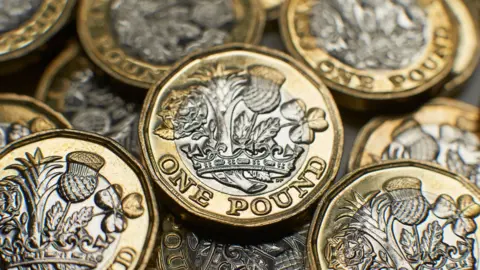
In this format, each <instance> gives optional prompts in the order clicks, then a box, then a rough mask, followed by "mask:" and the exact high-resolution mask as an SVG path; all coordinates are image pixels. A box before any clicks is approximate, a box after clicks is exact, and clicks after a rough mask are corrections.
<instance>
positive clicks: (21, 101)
mask: <svg viewBox="0 0 480 270" xmlns="http://www.w3.org/2000/svg"><path fill="white" fill-rule="evenodd" d="M65 128H71V125H70V123H69V122H68V121H67V119H65V118H64V117H63V116H62V115H61V114H60V113H58V112H56V111H54V110H52V109H51V108H50V107H48V106H47V105H46V104H43V103H42V102H40V101H38V100H35V99H33V98H31V97H28V96H21V95H17V94H7V93H2V94H0V149H1V148H3V147H4V146H5V145H7V144H9V143H11V142H13V141H16V140H18V139H20V138H22V137H25V136H27V135H30V134H32V133H37V132H40V131H45V130H51V129H65Z"/></svg>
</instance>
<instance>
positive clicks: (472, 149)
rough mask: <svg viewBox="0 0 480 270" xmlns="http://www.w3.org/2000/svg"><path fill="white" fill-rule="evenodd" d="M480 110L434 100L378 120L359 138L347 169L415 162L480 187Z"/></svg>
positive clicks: (438, 99)
mask: <svg viewBox="0 0 480 270" xmlns="http://www.w3.org/2000/svg"><path fill="white" fill-rule="evenodd" d="M479 121H480V110H479V109H478V108H477V107H474V106H472V105H469V104H466V103H463V102H460V101H455V100H451V99H447V98H437V99H435V100H433V101H431V102H430V103H427V104H426V105H424V106H423V107H422V108H420V109H419V110H418V111H417V112H415V113H413V114H409V115H404V116H400V117H378V118H375V119H373V120H371V121H370V122H369V123H368V124H367V125H366V126H365V127H364V128H363V129H362V130H361V131H360V133H359V134H358V137H357V140H356V141H355V145H354V147H353V149H352V153H351V156H350V162H349V168H350V170H353V169H356V168H358V167H361V166H365V165H368V164H372V163H378V162H380V161H381V160H396V159H415V160H420V161H428V162H433V163H436V164H439V165H441V166H443V167H445V168H448V169H449V170H450V171H452V172H456V173H458V174H461V175H463V176H465V177H466V178H468V179H470V180H471V181H472V182H473V183H476V184H477V185H480V165H479V158H480V125H479V124H480V122H479Z"/></svg>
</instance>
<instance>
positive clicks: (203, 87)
mask: <svg viewBox="0 0 480 270" xmlns="http://www.w3.org/2000/svg"><path fill="white" fill-rule="evenodd" d="M285 80H286V79H285V76H284V75H283V74H282V73H281V72H280V71H278V70H276V69H273V68H271V67H267V66H262V65H252V66H248V67H247V68H245V69H244V70H242V69H239V68H227V67H225V66H223V65H221V64H217V65H212V66H210V67H208V68H206V69H204V70H200V71H199V72H198V73H196V74H195V75H194V76H193V77H192V78H191V79H190V82H189V83H188V84H187V85H186V86H185V87H181V88H179V89H173V90H171V91H170V92H169V93H167V94H166V96H165V97H164V98H163V100H162V102H161V109H160V110H159V112H158V116H159V117H160V125H159V126H158V128H157V129H156V130H155V134H156V135H158V136H159V137H161V138H162V139H165V140H174V141H175V143H176V144H177V146H178V148H179V149H180V150H181V152H182V153H183V154H184V156H183V157H184V158H186V159H188V161H187V162H189V163H190V164H191V166H192V167H193V169H194V170H195V172H196V174H197V176H198V177H201V178H203V179H209V180H213V181H217V182H219V183H220V184H223V185H225V186H228V187H229V188H233V189H236V190H240V191H243V192H244V193H247V194H254V193H258V192H261V191H264V190H266V189H268V188H269V185H271V184H274V183H277V182H282V181H284V180H285V179H286V178H288V177H290V176H291V175H292V174H293V173H294V172H295V170H296V169H298V166H296V163H297V161H298V159H299V158H300V157H301V156H302V154H303V153H304V152H305V150H306V149H307V147H308V145H309V144H311V143H312V142H313V141H314V139H315V134H316V133H318V132H322V131H325V130H326V129H327V128H328V122H327V121H326V119H325V118H326V114H325V111H323V110H322V109H320V108H309V109H307V106H306V104H305V103H304V102H303V100H301V99H295V98H287V97H285V96H284V94H283V92H282V90H281V89H282V87H283V84H284V83H285Z"/></svg>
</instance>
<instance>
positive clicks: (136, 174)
mask: <svg viewBox="0 0 480 270" xmlns="http://www.w3.org/2000/svg"><path fill="white" fill-rule="evenodd" d="M0 168H1V170H0V194H1V196H2V198H8V200H6V201H4V204H2V207H1V208H0V211H1V212H0V213H1V219H0V220H1V221H2V222H0V230H1V231H2V233H3V234H2V239H3V240H2V241H3V244H2V248H1V249H0V264H2V265H4V266H5V267H6V269H16V268H24V267H27V268H28V267H33V266H35V267H39V268H42V269H49V268H62V269H74V268H81V269H92V270H93V269H98V270H100V269H144V267H145V265H146V263H147V260H148V258H149V256H150V253H151V250H152V248H153V247H152V245H153V243H154V241H155V238H156V232H157V229H158V228H157V226H158V212H157V206H156V202H155V198H154V197H153V194H152V191H151V187H150V185H149V182H148V179H147V176H146V174H145V172H144V171H143V169H142V168H141V166H140V165H139V164H138V163H137V162H135V161H134V159H133V157H132V156H131V155H130V154H128V153H127V152H126V151H125V150H123V148H121V147H120V145H119V144H117V143H115V142H114V141H113V140H111V139H107V138H104V137H101V136H98V135H94V134H93V133H86V132H80V131H73V130H70V131H69V130H56V131H48V132H42V133H39V134H37V135H34V136H30V137H27V138H24V139H21V140H18V141H16V142H14V143H12V144H10V145H9V146H7V147H6V148H4V149H3V150H2V151H1V152H0Z"/></svg>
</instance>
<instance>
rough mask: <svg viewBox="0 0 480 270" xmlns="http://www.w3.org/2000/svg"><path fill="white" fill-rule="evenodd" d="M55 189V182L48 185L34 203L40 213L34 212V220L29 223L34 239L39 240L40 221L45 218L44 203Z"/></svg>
mask: <svg viewBox="0 0 480 270" xmlns="http://www.w3.org/2000/svg"><path fill="white" fill-rule="evenodd" d="M56 189H57V184H55V185H53V186H51V187H49V188H48V189H47V190H46V191H45V193H44V194H43V195H42V197H41V198H40V200H39V201H38V204H37V205H36V209H37V213H40V215H37V213H35V216H34V217H33V218H32V220H34V224H30V225H31V226H30V230H31V231H32V237H34V239H35V240H36V241H38V240H39V239H37V238H38V237H39V236H40V232H42V230H43V222H42V221H43V220H44V218H45V205H46V203H47V199H48V197H50V194H52V192H54V191H55V190H56ZM65 213H66V211H65V212H64V214H65ZM32 225H33V226H32Z"/></svg>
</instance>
